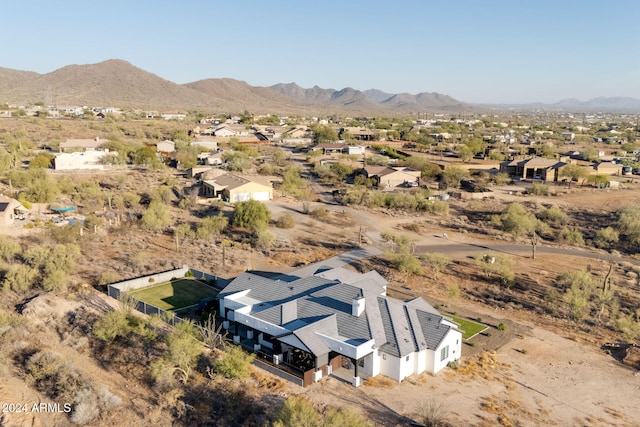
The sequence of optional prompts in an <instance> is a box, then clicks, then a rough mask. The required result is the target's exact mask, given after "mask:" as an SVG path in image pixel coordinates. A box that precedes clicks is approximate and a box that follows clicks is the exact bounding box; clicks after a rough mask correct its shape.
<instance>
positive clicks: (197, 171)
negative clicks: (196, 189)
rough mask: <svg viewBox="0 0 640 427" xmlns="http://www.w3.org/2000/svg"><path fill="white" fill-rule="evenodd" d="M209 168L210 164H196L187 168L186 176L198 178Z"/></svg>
mask: <svg viewBox="0 0 640 427" xmlns="http://www.w3.org/2000/svg"><path fill="white" fill-rule="evenodd" d="M210 170H211V167H210V166H197V167H195V168H189V169H187V176H188V177H189V178H196V179H200V177H201V176H202V174H204V173H206V172H209V171H210Z"/></svg>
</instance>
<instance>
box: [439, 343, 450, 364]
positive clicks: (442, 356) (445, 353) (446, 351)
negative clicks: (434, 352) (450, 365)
mask: <svg viewBox="0 0 640 427" xmlns="http://www.w3.org/2000/svg"><path fill="white" fill-rule="evenodd" d="M447 357H449V346H446V347H443V348H442V350H440V361H443V360H445V359H446V358H447Z"/></svg>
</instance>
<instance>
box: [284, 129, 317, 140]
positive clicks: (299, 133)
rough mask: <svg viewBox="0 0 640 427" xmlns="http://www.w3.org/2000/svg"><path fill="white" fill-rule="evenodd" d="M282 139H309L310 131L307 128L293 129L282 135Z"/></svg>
mask: <svg viewBox="0 0 640 427" xmlns="http://www.w3.org/2000/svg"><path fill="white" fill-rule="evenodd" d="M282 137H283V138H291V139H299V138H311V131H310V130H309V128H308V127H306V126H304V127H294V128H291V129H289V130H288V131H286V132H284V133H283V134H282Z"/></svg>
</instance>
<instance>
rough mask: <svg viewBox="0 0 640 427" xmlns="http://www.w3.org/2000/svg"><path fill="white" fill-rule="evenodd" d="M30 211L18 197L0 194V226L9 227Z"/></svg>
mask: <svg viewBox="0 0 640 427" xmlns="http://www.w3.org/2000/svg"><path fill="white" fill-rule="evenodd" d="M26 212H28V209H26V208H25V207H24V206H22V204H20V202H19V201H17V200H16V199H12V198H11V197H7V196H4V195H2V194H0V226H1V227H7V226H10V225H11V224H13V222H14V221H15V220H16V218H20V217H21V216H22V215H24V214H25V213H26Z"/></svg>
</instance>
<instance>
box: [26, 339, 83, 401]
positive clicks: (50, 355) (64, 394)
mask: <svg viewBox="0 0 640 427" xmlns="http://www.w3.org/2000/svg"><path fill="white" fill-rule="evenodd" d="M25 368H26V372H27V379H28V380H29V381H30V382H32V383H33V384H34V385H35V387H36V388H37V389H38V390H39V391H40V392H42V393H44V394H46V395H47V396H49V397H51V398H55V399H58V400H61V401H64V400H67V401H71V400H72V399H73V396H74V395H75V393H76V392H77V390H78V389H79V388H80V386H81V384H82V381H81V378H80V376H79V375H78V373H77V372H76V371H75V370H72V369H71V368H69V367H68V366H67V365H66V364H65V362H64V358H63V357H62V356H61V355H59V354H58V353H54V352H51V351H45V350H42V351H39V352H37V353H34V354H33V355H32V356H31V357H29V359H28V360H27V362H26V364H25Z"/></svg>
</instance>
